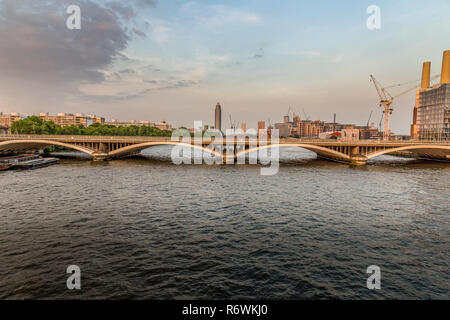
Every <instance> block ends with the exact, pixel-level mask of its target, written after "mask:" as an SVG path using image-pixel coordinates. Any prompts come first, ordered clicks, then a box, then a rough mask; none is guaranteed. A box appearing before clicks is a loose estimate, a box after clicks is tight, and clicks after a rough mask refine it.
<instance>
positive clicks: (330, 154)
mask: <svg viewBox="0 0 450 320" xmlns="http://www.w3.org/2000/svg"><path fill="white" fill-rule="evenodd" d="M283 147H298V148H302V149H306V150H309V151H312V152H314V153H315V154H317V155H318V156H320V157H323V158H326V159H331V160H333V161H342V162H350V161H351V160H352V158H351V157H350V156H349V155H347V154H345V153H342V152H339V151H335V150H332V149H328V148H325V147H321V146H316V145H311V144H304V143H289V144H272V145H265V146H259V147H255V148H251V149H247V150H245V151H241V152H239V153H238V154H237V155H236V156H237V157H239V156H242V155H247V154H249V153H250V152H255V151H258V150H264V149H271V148H283Z"/></svg>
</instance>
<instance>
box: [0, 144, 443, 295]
mask: <svg viewBox="0 0 450 320" xmlns="http://www.w3.org/2000/svg"><path fill="white" fill-rule="evenodd" d="M143 153H144V155H145V156H147V157H149V158H147V159H123V160H116V161H111V162H100V163H95V162H91V161H86V160H77V159H72V158H68V159H63V160H62V161H61V163H60V164H59V165H56V166H52V167H48V168H44V169H39V170H34V171H8V172H1V173H0V181H1V182H2V196H1V198H0V224H1V225H2V228H1V229H0V298H147V299H167V298H177V299H182V298H199V299H205V298H213V299H219V298H233V299H241V298H242V299H254V298H257V299H258V298H259V299H305V298H344V299H346V298H380V299H381V298H444V299H448V283H449V276H448V263H449V261H450V260H449V255H450V253H449V237H448V234H449V222H448V221H449V214H450V212H449V209H448V208H449V200H448V199H449V196H450V194H449V177H450V166H449V165H448V164H439V163H424V162H420V161H415V160H411V159H408V160H404V159H400V158H393V157H388V156H385V157H379V158H377V159H376V160H375V161H373V162H372V164H371V165H368V166H365V167H353V168H352V167H349V166H348V165H345V164H338V163H331V162H327V161H319V160H314V159H315V155H314V154H313V153H310V152H308V151H303V150H301V149H291V148H289V149H288V148H286V149H282V151H281V158H282V164H281V168H280V171H279V173H278V174H277V175H275V176H261V175H260V174H259V173H260V170H259V168H260V167H259V166H250V165H237V166H226V165H222V166H208V165H200V166H198V165H195V166H194V165H193V166H175V165H173V164H171V162H170V148H169V147H157V148H154V149H151V150H145V151H144V152H143ZM70 264H77V265H79V266H80V267H81V270H82V271H81V272H82V290H81V291H78V292H72V291H69V290H67V289H66V279H67V278H66V277H67V275H66V273H65V270H66V268H67V266H68V265H70ZM373 264H375V265H378V266H380V267H381V271H382V290H380V291H377V292H372V291H369V290H368V289H367V288H366V279H367V276H368V275H367V274H366V273H365V271H366V268H367V267H368V266H369V265H373Z"/></svg>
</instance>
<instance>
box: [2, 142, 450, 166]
mask: <svg viewBox="0 0 450 320" xmlns="http://www.w3.org/2000/svg"><path fill="white" fill-rule="evenodd" d="M193 140H194V139H193ZM226 143H227V142H226V138H224V139H223V141H220V140H219V141H214V139H208V138H204V139H203V140H202V142H201V143H200V144H194V141H193V142H191V143H190V144H189V145H187V144H186V143H183V142H182V140H181V139H180V140H176V141H173V139H171V138H170V137H118V136H112V137H106V136H76V135H74V136H62V135H53V136H51V135H0V153H24V152H33V151H41V152H42V151H43V150H44V149H45V148H48V147H50V146H60V147H65V148H69V149H73V150H77V151H80V152H83V153H85V154H87V155H89V156H91V157H92V158H93V159H94V160H95V161H101V160H109V159H115V158H120V157H124V156H127V155H133V154H138V153H140V152H141V151H142V150H144V149H147V148H151V147H154V146H162V145H169V146H170V145H172V146H174V145H186V146H190V147H192V148H197V149H200V150H202V151H206V152H209V153H215V151H214V150H217V149H212V148H211V147H207V146H210V145H212V144H215V145H216V146H215V147H217V145H218V147H219V148H224V149H225V148H226V146H227V144H226ZM228 146H230V144H228ZM231 147H232V148H231V149H232V150H231V151H230V149H227V150H226V151H225V155H226V156H227V157H229V156H230V155H231V157H234V158H237V157H239V156H242V155H246V154H249V153H251V152H252V151H258V150H263V149H270V148H275V147H279V148H283V147H299V148H304V149H307V150H310V151H312V152H314V153H316V154H317V156H318V157H320V158H324V159H328V160H331V161H338V162H344V163H349V164H354V165H364V164H365V163H366V162H367V160H369V159H371V158H374V157H377V156H380V155H384V154H396V155H398V154H401V153H402V152H410V153H412V154H413V155H414V156H417V157H420V158H424V159H429V160H440V161H450V144H449V141H436V142H425V141H381V140H358V141H343V140H319V139H280V140H279V142H278V143H276V144H274V143H273V144H271V143H270V141H269V142H268V144H263V143H260V142H259V141H258V140H257V139H253V140H252V139H249V138H246V139H245V140H243V141H239V140H238V139H235V140H234V142H233V141H232V142H231ZM224 149H222V150H224Z"/></svg>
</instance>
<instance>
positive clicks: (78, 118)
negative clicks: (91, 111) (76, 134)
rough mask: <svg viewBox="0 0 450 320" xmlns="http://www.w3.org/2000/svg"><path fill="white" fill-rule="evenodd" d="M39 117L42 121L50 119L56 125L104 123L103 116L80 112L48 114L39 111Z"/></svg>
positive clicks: (84, 125) (85, 125)
mask: <svg viewBox="0 0 450 320" xmlns="http://www.w3.org/2000/svg"><path fill="white" fill-rule="evenodd" d="M39 117H40V118H41V119H42V120H44V121H52V122H53V123H55V124H56V125H58V126H61V127H66V126H80V125H81V126H83V127H88V126H90V125H91V124H94V123H105V118H102V117H97V116H95V115H84V114H82V113H77V114H71V113H58V114H57V115H49V114H48V113H46V112H41V113H40V114H39Z"/></svg>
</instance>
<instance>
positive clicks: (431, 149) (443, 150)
mask: <svg viewBox="0 0 450 320" xmlns="http://www.w3.org/2000/svg"><path fill="white" fill-rule="evenodd" d="M398 151H416V152H417V153H418V154H419V155H426V154H431V155H437V156H440V157H442V158H446V157H448V156H449V155H450V146H442V145H429V144H427V145H412V146H406V147H399V148H394V149H386V150H381V151H377V152H374V153H369V154H368V155H367V158H368V159H372V158H375V157H378V156H381V155H383V154H389V153H394V152H398Z"/></svg>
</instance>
